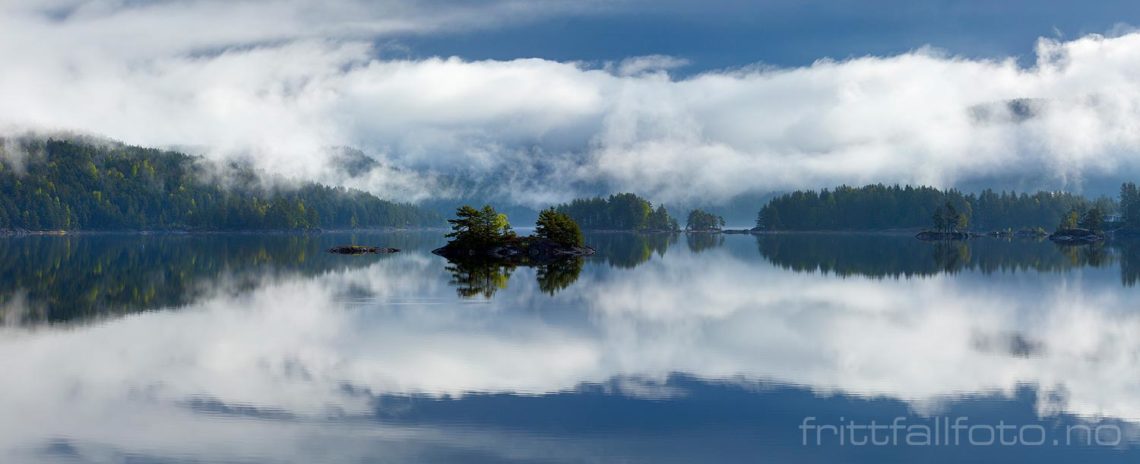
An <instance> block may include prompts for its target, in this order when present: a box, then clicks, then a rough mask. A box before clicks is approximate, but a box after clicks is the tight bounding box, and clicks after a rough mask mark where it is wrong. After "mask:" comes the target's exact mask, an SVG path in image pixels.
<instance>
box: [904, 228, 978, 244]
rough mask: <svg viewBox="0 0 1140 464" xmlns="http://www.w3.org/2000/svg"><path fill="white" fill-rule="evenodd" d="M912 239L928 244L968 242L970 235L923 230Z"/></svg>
mask: <svg viewBox="0 0 1140 464" xmlns="http://www.w3.org/2000/svg"><path fill="white" fill-rule="evenodd" d="M914 238H917V239H919V240H924V241H928V242H941V241H946V240H968V239H969V238H970V234H969V233H967V232H939V231H934V230H924V231H922V232H919V233H918V235H915V236H914Z"/></svg>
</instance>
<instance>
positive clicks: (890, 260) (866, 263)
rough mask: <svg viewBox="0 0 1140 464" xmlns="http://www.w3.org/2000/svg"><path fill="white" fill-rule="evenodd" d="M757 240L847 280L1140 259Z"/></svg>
mask: <svg viewBox="0 0 1140 464" xmlns="http://www.w3.org/2000/svg"><path fill="white" fill-rule="evenodd" d="M755 240H756V244H757V248H758V249H759V250H760V254H761V255H763V256H764V257H765V258H766V259H768V260H769V261H771V262H772V263H773V264H776V265H777V266H780V267H781V268H784V269H788V270H792V271H797V272H817V271H818V272H822V273H824V274H835V275H838V276H843V277H849V276H855V275H860V276H868V277H876V278H882V277H891V278H899V277H906V278H911V277H919V276H932V275H936V274H941V273H958V272H962V271H967V270H976V271H979V272H982V273H985V274H992V273H996V272H1061V271H1065V270H1070V269H1075V268H1081V267H1106V266H1111V265H1114V264H1116V262H1117V261H1118V260H1121V261H1126V262H1127V263H1125V265H1124V266H1125V267H1124V269H1131V266H1132V265H1133V264H1132V262H1133V261H1134V260H1135V259H1136V258H1135V257H1136V256H1137V255H1136V254H1135V252H1134V247H1133V245H1132V244H1130V243H1121V244H1112V245H1104V244H1100V245H1093V246H1063V245H1055V244H1053V243H1052V242H1049V241H1036V240H1016V239H1015V240H999V239H991V238H978V239H974V240H970V241H965V242H923V241H919V240H915V239H913V238H912V237H909V236H890V235H870V234H866V235H864V234H804V235H792V234H772V235H759V236H756V238H755ZM1125 273H1126V274H1134V272H1132V271H1125ZM1125 281H1126V282H1127V281H1128V278H1127V277H1125ZM1132 281H1133V282H1134V281H1135V279H1133V280H1132Z"/></svg>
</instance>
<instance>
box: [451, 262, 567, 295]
mask: <svg viewBox="0 0 1140 464" xmlns="http://www.w3.org/2000/svg"><path fill="white" fill-rule="evenodd" d="M584 263H585V261H584V260H583V259H582V258H568V259H563V260H557V261H554V262H550V263H545V264H540V265H535V266H533V267H534V268H535V271H536V274H537V280H538V288H539V290H541V291H542V292H543V293H546V294H548V295H554V294H555V293H558V292H559V291H562V290H564V289H566V288H567V287H569V286H570V285H571V284H573V283H574V282H575V281H577V280H578V276H579V274H581V272H582V266H583V264H584ZM516 267H518V265H515V264H506V263H497V262H488V261H451V262H448V265H447V272H450V273H451V280H450V281H449V282H448V283H449V284H451V285H454V286H455V292H456V293H457V294H459V296H460V297H463V298H474V297H477V296H480V295H482V296H483V298H491V297H493V296H495V293H496V292H498V291H499V290H503V289H505V288H507V282H508V281H509V280H510V278H511V274H512V273H513V272H514V271H515V268H516Z"/></svg>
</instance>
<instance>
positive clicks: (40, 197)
mask: <svg viewBox="0 0 1140 464" xmlns="http://www.w3.org/2000/svg"><path fill="white" fill-rule="evenodd" d="M17 143H20V144H21V145H22V147H21V148H22V149H23V150H24V151H26V152H28V153H31V155H29V156H28V157H27V159H26V160H24V163H23V171H24V172H17V171H16V169H14V166H12V165H6V166H5V167H4V169H3V170H0V229H28V230H172V229H206V230H239V229H244V230H252V229H312V228H363V227H405V226H426V225H436V224H439V223H441V222H442V220H441V218H440V217H439V216H438V215H436V214H435V213H431V212H427V211H424V210H421V209H419V208H417V207H415V206H412V205H409V204H400V203H393V202H390V201H385V200H381V199H380V198H377V197H375V196H373V195H371V194H369V193H366V192H362V191H358V190H349V189H345V188H334V187H327V186H323V185H319V184H315V183H304V184H301V185H298V186H296V187H292V188H265V187H262V186H260V185H259V182H258V177H259V176H258V173H256V172H254V171H252V170H251V169H249V168H243V167H240V166H235V165H231V166H228V167H226V168H225V169H223V172H221V173H220V175H221V176H222V177H225V178H227V179H231V180H232V182H229V183H232V184H233V185H232V186H228V187H223V186H222V185H221V184H220V183H217V182H210V181H208V180H207V179H209V178H211V176H212V175H217V174H219V173H213V172H209V171H208V170H207V169H206V166H204V165H203V163H202V160H201V159H200V158H196V157H191V156H188V155H184V154H181V153H176V152H170V151H161V150H154V149H147V148H139V147H131V146H125V145H118V144H100V145H95V144H88V143H81V142H73V141H62V140H52V139H47V140H21V141H19V142H17ZM4 163H6V161H3V160H0V166H3V165H4Z"/></svg>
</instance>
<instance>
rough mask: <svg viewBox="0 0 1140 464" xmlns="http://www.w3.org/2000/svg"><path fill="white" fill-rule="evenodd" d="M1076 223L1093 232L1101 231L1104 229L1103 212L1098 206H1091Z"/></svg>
mask: <svg viewBox="0 0 1140 464" xmlns="http://www.w3.org/2000/svg"><path fill="white" fill-rule="evenodd" d="M1078 224H1079V225H1080V226H1081V228H1082V229H1088V230H1091V231H1094V232H1099V231H1102V230H1104V213H1103V212H1101V210H1100V208H1092V209H1090V210H1088V211H1085V213H1084V214H1083V215H1081V220H1080V222H1079V223H1078Z"/></svg>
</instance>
